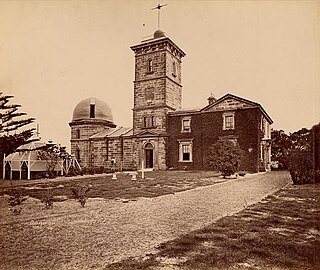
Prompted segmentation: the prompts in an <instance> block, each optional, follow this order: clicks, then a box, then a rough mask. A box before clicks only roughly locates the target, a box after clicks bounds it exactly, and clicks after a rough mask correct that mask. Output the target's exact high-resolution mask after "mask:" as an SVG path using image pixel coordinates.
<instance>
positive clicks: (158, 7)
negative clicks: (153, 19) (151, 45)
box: [152, 4, 167, 30]
mask: <svg viewBox="0 0 320 270" xmlns="http://www.w3.org/2000/svg"><path fill="white" fill-rule="evenodd" d="M166 5H167V4H164V5H160V4H158V5H157V6H156V7H155V8H153V9H152V10H154V9H157V10H158V30H160V9H161V8H162V7H165V6H166Z"/></svg>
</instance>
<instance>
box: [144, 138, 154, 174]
mask: <svg viewBox="0 0 320 270" xmlns="http://www.w3.org/2000/svg"><path fill="white" fill-rule="evenodd" d="M144 149H145V161H146V168H147V169H151V168H153V146H152V144H151V143H148V144H146V146H145V148H144Z"/></svg>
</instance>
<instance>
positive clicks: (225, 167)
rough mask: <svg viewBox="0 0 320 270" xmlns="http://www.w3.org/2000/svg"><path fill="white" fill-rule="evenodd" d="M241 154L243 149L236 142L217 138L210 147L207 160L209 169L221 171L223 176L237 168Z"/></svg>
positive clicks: (232, 172) (230, 173) (228, 174)
mask: <svg viewBox="0 0 320 270" xmlns="http://www.w3.org/2000/svg"><path fill="white" fill-rule="evenodd" d="M243 155H244V151H243V150H241V149H240V147H239V145H238V144H237V143H234V142H232V141H229V140H219V141H217V142H216V143H215V144H213V145H212V146H211V147H210V149H209V154H208V159H207V162H208V165H209V167H210V168H211V169H213V170H217V171H219V172H221V173H222V175H223V177H224V178H225V177H226V176H230V175H232V174H234V173H235V172H237V171H238V170H239V167H240V162H241V159H242V157H243Z"/></svg>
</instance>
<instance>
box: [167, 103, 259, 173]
mask: <svg viewBox="0 0 320 270" xmlns="http://www.w3.org/2000/svg"><path fill="white" fill-rule="evenodd" d="M222 115H223V112H222V111H214V112H206V113H202V114H201V113H198V114H192V115H189V116H191V132H190V133H181V119H182V117H183V116H180V115H170V116H169V117H168V127H169V128H168V131H169V143H168V148H167V151H168V156H167V162H168V166H169V167H173V168H175V169H183V168H187V169H197V170H201V169H204V170H208V169H209V167H208V165H207V163H206V156H207V155H208V151H209V148H210V146H211V145H212V144H214V143H215V142H216V141H217V140H218V139H219V138H223V137H224V138H233V137H234V138H236V139H237V141H238V143H239V145H240V148H241V149H242V150H244V151H245V156H244V159H243V161H242V164H241V169H244V170H247V171H250V172H256V171H257V170H258V164H259V153H260V152H259V151H260V150H259V149H260V133H261V132H260V128H259V123H260V122H259V121H260V119H261V113H260V111H259V109H257V108H252V109H243V110H236V111H235V129H234V130H223V128H222V127H223V116H222ZM183 139H192V142H193V162H179V142H178V140H183ZM249 149H250V151H249Z"/></svg>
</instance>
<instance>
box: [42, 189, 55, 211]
mask: <svg viewBox="0 0 320 270" xmlns="http://www.w3.org/2000/svg"><path fill="white" fill-rule="evenodd" d="M53 200H54V196H53V190H52V189H46V190H45V192H44V194H43V197H42V200H41V202H42V203H44V204H45V206H46V208H47V209H49V208H51V209H52V208H53Z"/></svg>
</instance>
